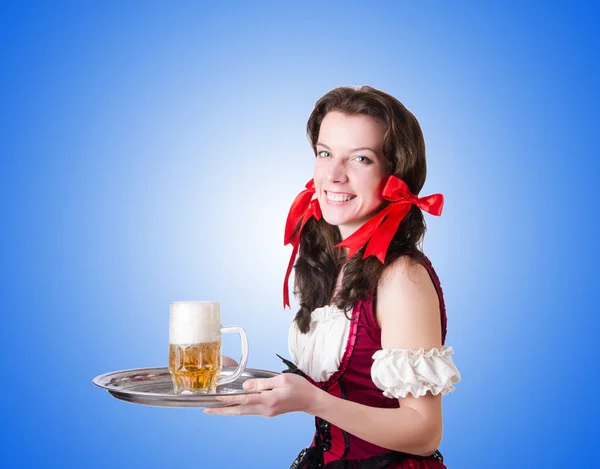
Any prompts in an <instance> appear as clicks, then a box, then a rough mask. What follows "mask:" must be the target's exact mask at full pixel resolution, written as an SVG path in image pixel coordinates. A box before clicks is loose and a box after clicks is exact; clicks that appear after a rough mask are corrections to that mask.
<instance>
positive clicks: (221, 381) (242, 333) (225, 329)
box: [217, 326, 248, 386]
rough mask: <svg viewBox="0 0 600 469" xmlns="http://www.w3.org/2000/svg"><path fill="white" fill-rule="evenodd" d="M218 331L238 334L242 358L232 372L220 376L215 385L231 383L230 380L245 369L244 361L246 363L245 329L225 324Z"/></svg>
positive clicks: (246, 341) (237, 376)
mask: <svg viewBox="0 0 600 469" xmlns="http://www.w3.org/2000/svg"><path fill="white" fill-rule="evenodd" d="M220 332H221V334H235V333H237V334H239V335H240V339H242V359H241V360H240V363H239V365H238V367H237V368H236V369H235V371H234V372H233V373H231V374H230V375H229V376H227V377H224V376H221V377H219V379H217V386H220V385H221V384H227V383H231V382H232V381H235V380H236V379H238V378H239V377H240V376H241V374H242V373H243V372H244V370H245V369H246V363H248V337H247V336H246V331H245V330H244V329H242V328H241V327H239V326H227V327H221V329H220Z"/></svg>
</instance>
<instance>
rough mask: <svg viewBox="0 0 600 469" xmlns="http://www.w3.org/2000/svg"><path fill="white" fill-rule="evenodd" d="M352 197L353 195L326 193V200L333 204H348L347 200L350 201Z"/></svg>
mask: <svg viewBox="0 0 600 469" xmlns="http://www.w3.org/2000/svg"><path fill="white" fill-rule="evenodd" d="M354 197H356V196H354V195H344V194H331V193H330V192H327V200H331V201H333V202H348V201H349V200H352V199H353V198H354Z"/></svg>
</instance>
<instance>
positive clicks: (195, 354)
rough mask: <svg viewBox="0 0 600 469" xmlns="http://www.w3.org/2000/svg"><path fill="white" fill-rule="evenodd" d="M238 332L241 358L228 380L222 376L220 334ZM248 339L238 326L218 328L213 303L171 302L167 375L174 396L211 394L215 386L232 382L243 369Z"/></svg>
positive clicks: (216, 306)
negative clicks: (170, 380) (168, 375)
mask: <svg viewBox="0 0 600 469" xmlns="http://www.w3.org/2000/svg"><path fill="white" fill-rule="evenodd" d="M234 332H235V333H238V334H240V338H241V341H242V359H241V360H240V364H239V366H238V367H237V369H236V370H235V371H234V372H233V373H232V374H230V375H229V376H227V377H220V374H221V369H222V365H221V334H227V333H234ZM247 361H248V340H247V338H246V333H245V331H244V330H243V329H242V328H241V327H238V326H230V327H221V311H220V305H219V303H217V302H215V301H178V302H174V303H171V311H170V318H169V372H170V373H171V378H172V380H173V390H174V392H175V393H176V394H204V393H214V392H215V391H216V388H217V385H220V384H225V383H229V382H232V381H235V380H236V379H237V378H238V377H239V376H240V375H241V374H242V373H243V372H244V369H245V368H246V363H247Z"/></svg>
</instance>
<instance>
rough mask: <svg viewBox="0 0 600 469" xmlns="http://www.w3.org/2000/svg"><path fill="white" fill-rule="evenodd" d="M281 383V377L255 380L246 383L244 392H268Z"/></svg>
mask: <svg viewBox="0 0 600 469" xmlns="http://www.w3.org/2000/svg"><path fill="white" fill-rule="evenodd" d="M280 381H281V375H277V376H275V377H273V378H254V379H248V380H246V381H244V384H243V385H242V386H243V388H244V391H267V390H269V389H273V388H276V387H277V386H278V385H279V384H280Z"/></svg>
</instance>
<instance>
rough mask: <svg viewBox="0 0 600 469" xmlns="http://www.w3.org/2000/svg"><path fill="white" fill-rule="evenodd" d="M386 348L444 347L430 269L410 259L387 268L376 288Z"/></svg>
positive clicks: (380, 322) (406, 257)
mask: <svg viewBox="0 0 600 469" xmlns="http://www.w3.org/2000/svg"><path fill="white" fill-rule="evenodd" d="M376 311H377V321H378V323H379V325H380V327H381V344H382V347H383V348H411V349H419V348H421V347H423V348H425V349H426V350H427V349H431V348H434V347H436V348H440V347H441V318H440V305H439V298H438V295H437V291H436V289H435V286H434V284H433V281H432V280H431V277H430V275H429V272H428V271H427V269H426V268H425V267H424V266H423V265H422V264H420V263H419V262H416V261H415V260H413V259H411V258H410V257H408V256H402V257H399V258H398V259H396V260H395V261H394V262H393V263H392V264H390V265H389V266H387V267H386V269H385V270H384V271H383V274H382V275H381V279H380V280H379V285H378V288H377V304H376Z"/></svg>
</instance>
